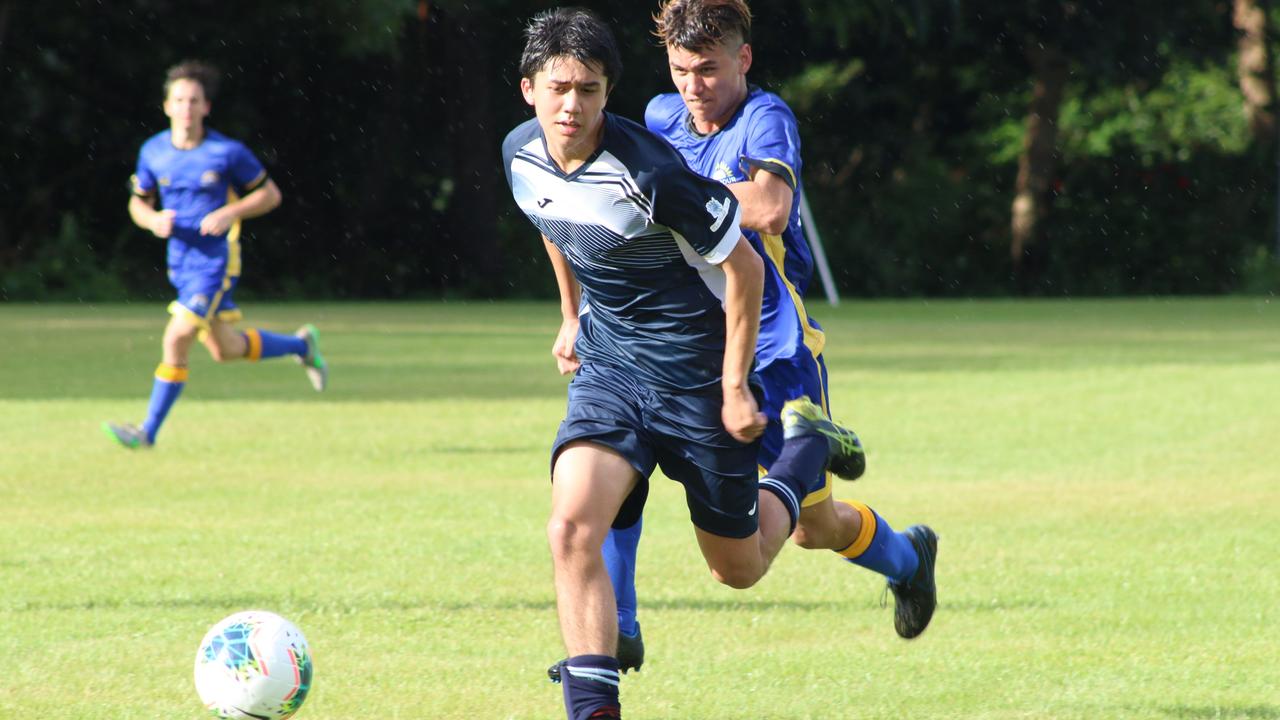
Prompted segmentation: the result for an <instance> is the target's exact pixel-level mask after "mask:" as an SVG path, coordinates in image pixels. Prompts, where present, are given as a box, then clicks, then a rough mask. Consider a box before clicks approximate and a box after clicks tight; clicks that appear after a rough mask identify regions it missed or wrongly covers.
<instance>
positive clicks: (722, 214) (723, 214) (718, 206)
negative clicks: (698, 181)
mask: <svg viewBox="0 0 1280 720" xmlns="http://www.w3.org/2000/svg"><path fill="white" fill-rule="evenodd" d="M730 207H732V205H730V203H729V198H728V197H726V198H725V199H724V200H723V201H720V200H716V199H715V198H712V199H710V200H708V201H707V205H706V208H707V212H708V213H711V217H713V218H715V219H716V221H715V222H713V223H711V232H715V231H716V230H719V229H720V225H721V224H723V223H724V219H725V218H727V217H729V208H730Z"/></svg>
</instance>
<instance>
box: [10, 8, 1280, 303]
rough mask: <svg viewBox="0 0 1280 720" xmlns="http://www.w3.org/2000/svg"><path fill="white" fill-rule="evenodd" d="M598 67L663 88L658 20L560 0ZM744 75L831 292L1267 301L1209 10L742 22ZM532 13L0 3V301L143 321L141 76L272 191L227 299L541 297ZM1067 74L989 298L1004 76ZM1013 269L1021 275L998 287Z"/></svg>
mask: <svg viewBox="0 0 1280 720" xmlns="http://www.w3.org/2000/svg"><path fill="white" fill-rule="evenodd" d="M582 4H584V5H587V6H589V7H593V8H594V9H596V10H597V11H599V12H600V13H601V14H602V15H603V16H604V17H605V18H606V19H607V20H609V21H610V22H611V23H612V25H613V27H614V28H615V30H616V32H617V35H618V39H619V42H620V43H621V45H622V49H623V53H624V55H623V62H624V65H625V67H626V70H625V72H624V76H623V77H624V79H623V82H622V85H621V86H620V87H619V88H618V90H617V92H616V93H614V94H613V95H612V96H611V98H610V101H609V109H610V110H612V111H615V112H618V113H620V114H622V115H625V116H628V117H631V118H636V119H638V118H639V117H640V115H641V113H642V112H643V109H644V106H645V103H646V102H647V100H648V99H649V98H650V97H651V96H652V95H654V94H655V93H658V92H667V91H668V90H669V89H670V83H669V79H668V77H667V73H666V67H665V57H664V55H663V52H662V50H661V48H659V47H657V46H656V44H655V41H654V39H653V38H652V37H651V35H650V34H649V33H650V30H651V23H650V21H649V14H650V12H652V11H653V9H654V8H656V5H657V3H656V2H653V3H606V2H603V1H600V2H583V3H582ZM752 6H753V11H754V13H755V18H756V20H755V33H754V35H755V42H754V46H755V58H756V66H755V68H754V69H753V71H752V75H751V77H752V79H753V81H755V82H757V83H760V84H762V85H764V86H765V87H766V88H768V89H771V90H774V91H777V92H779V93H780V94H781V95H782V96H783V97H784V98H785V99H787V100H788V101H789V102H790V103H791V104H792V106H793V107H794V108H795V110H796V113H797V115H798V117H799V118H800V122H801V132H802V136H803V139H804V150H803V154H804V157H805V162H806V167H805V169H804V178H805V183H806V190H807V192H808V193H809V196H810V200H811V203H812V206H813V209H814V212H815V214H816V215H817V219H818V221H819V225H820V228H821V230H822V234H823V239H824V241H825V242H826V245H827V250H828V254H829V256H830V259H831V263H832V267H833V271H834V273H835V275H836V278H837V282H838V283H839V284H840V289H841V291H842V292H845V293H849V294H855V295H865V296H883V295H960V296H982V295H1000V294H1008V293H1024V294H1032V295H1060V294H1127V293H1163V292H1170V293H1221V292H1234V291H1246V290H1247V291H1266V289H1267V288H1269V287H1270V288H1274V287H1275V283H1274V282H1273V280H1274V277H1275V276H1276V274H1275V273H1274V272H1271V271H1270V270H1269V266H1268V263H1273V262H1274V258H1275V252H1274V251H1272V250H1270V249H1269V248H1272V247H1274V244H1273V242H1272V240H1271V238H1272V235H1273V233H1274V223H1273V219H1272V218H1273V214H1274V211H1275V195H1276V193H1275V182H1276V175H1277V173H1276V169H1275V163H1274V161H1273V160H1272V159H1271V158H1272V156H1273V154H1274V148H1273V147H1272V145H1271V144H1270V143H1267V142H1258V141H1255V140H1254V139H1252V138H1250V137H1249V136H1248V134H1247V133H1248V130H1247V128H1246V127H1245V124H1244V121H1243V116H1242V112H1241V105H1240V97H1239V91H1238V89H1237V88H1236V86H1235V75H1234V62H1235V35H1234V32H1233V30H1232V27H1231V19H1230V15H1229V13H1230V8H1229V4H1223V3H1218V2H1211V1H1210V0H1196V1H1194V2H1186V3H1174V4H1172V5H1170V4H1168V3H1156V2H1154V0H1140V1H1138V2H1134V3H1123V4H1120V3H1102V2H1100V0H1088V1H1086V2H1073V3H1062V2H1025V0H1019V1H1018V2H1013V1H1012V0H998V1H997V2H988V3H982V4H977V3H972V2H969V1H968V0H911V1H910V2H903V1H901V0H896V1H895V0H872V1H869V2H859V3H848V2H844V1H843V0H813V1H811V2H806V3H803V4H796V3H791V2H784V1H783V0H755V1H754V2H752ZM544 7H545V3H541V2H527V1H522V0H493V1H491V2H463V1H462V0H448V1H444V2H417V1H416V0H362V1H360V2H349V1H347V0H323V1H321V0H313V1H311V2H302V1H301V0H289V1H286V2H278V3H276V2H273V3H249V2H243V1H237V2H218V3H214V2H212V1H211V0H196V1H194V2H187V3H167V2H160V1H159V0H126V1H123V2H118V3H117V2H113V3H98V2H91V1H90V0H79V1H74V0H58V1H57V2H55V3H18V2H14V1H13V0H0V97H4V98H5V101H4V102H3V103H0V150H2V151H0V192H2V193H3V195H2V196H3V198H4V201H3V203H0V299H44V298H68V299H71V298H83V299H105V298H112V297H121V296H127V297H132V298H135V299H148V300H156V301H161V300H166V299H168V296H169V287H168V285H167V283H166V281H165V278H164V272H163V263H164V256H163V243H162V242H161V241H159V240H157V239H156V238H153V237H151V236H150V235H149V234H148V233H146V232H145V231H142V230H139V229H137V228H135V227H133V225H132V224H131V223H130V222H129V219H128V216H127V214H126V212H125V204H126V201H127V197H128V196H127V184H126V181H127V178H128V176H129V174H130V173H131V172H132V170H133V163H134V160H135V157H136V153H137V150H138V147H139V146H140V145H141V143H142V142H143V141H144V140H145V139H146V138H147V137H148V136H149V135H151V134H153V133H155V132H157V131H159V130H161V129H163V128H164V127H165V126H166V120H165V118H164V116H163V115H162V113H161V112H160V107H159V105H160V86H161V80H162V75H163V71H164V68H165V67H166V66H167V65H169V64H171V63H173V62H176V61H177V60H180V59H183V58H186V57H203V58H206V59H208V60H210V61H212V62H214V63H215V64H217V65H219V66H220V67H221V68H222V69H223V71H224V72H225V74H226V78H225V81H224V82H223V86H222V92H221V94H220V95H219V97H217V98H216V99H215V102H214V110H213V114H212V116H211V117H210V119H209V125H210V126H211V127H214V128H217V129H219V130H221V131H223V132H225V133H227V134H229V135H232V136H234V137H239V138H241V139H243V140H244V141H246V142H247V143H248V144H249V145H250V147H251V148H253V150H254V151H255V152H256V153H257V154H258V155H259V157H260V158H261V159H262V160H263V161H264V162H265V163H266V164H267V166H268V168H269V170H270V171H271V173H272V175H273V177H275V179H276V181H277V182H278V183H279V185H280V186H281V188H282V190H283V191H284V194H285V202H284V205H283V206H282V207H281V208H280V209H279V210H278V211H276V212H275V213H273V214H271V215H270V216H268V217H266V218H263V219H259V220H254V221H250V223H249V224H248V225H247V235H246V238H245V243H244V253H245V268H246V273H245V277H244V281H243V283H242V285H241V290H240V294H241V295H242V296H243V297H247V298H252V297H308V298H400V297H456V296H484V297H494V296H509V297H511V296H514V297H530V296H536V297H544V296H547V295H549V294H551V293H553V292H554V283H553V281H552V278H551V273H550V271H549V269H548V267H547V265H546V261H545V255H544V252H543V248H542V244H541V242H539V240H538V238H537V236H536V234H535V233H534V232H533V231H532V229H531V228H530V227H529V225H528V223H527V222H525V220H524V218H523V217H522V216H520V215H519V213H518V212H517V211H516V210H515V208H514V206H513V205H512V203H511V202H510V199H509V197H508V194H507V189H506V184H505V179H504V178H503V174H502V170H501V167H500V164H499V162H498V146H499V144H500V142H501V140H502V137H503V136H504V134H505V133H506V131H507V130H508V129H509V128H511V127H512V126H514V125H515V124H516V123H518V122H520V121H521V120H523V119H525V118H527V117H529V116H530V112H529V109H528V108H527V106H525V104H524V103H523V101H522V100H521V99H520V97H519V93H518V78H517V72H516V64H517V62H518V59H519V50H520V46H521V40H520V31H521V28H522V25H523V23H524V21H525V19H527V18H528V17H530V16H531V15H532V14H533V13H534V12H536V11H537V10H539V9H542V8H544ZM1042 45H1051V46H1053V47H1056V48H1058V49H1059V50H1060V51H1061V52H1062V53H1063V54H1064V55H1065V56H1066V57H1067V58H1068V61H1069V63H1070V80H1069V88H1068V90H1067V93H1066V100H1065V102H1064V106H1063V112H1062V117H1061V118H1060V124H1059V127H1060V134H1059V150H1058V158H1057V163H1058V167H1059V175H1060V177H1059V178H1057V180H1056V182H1055V183H1054V189H1055V193H1054V197H1053V198H1052V201H1051V204H1050V210H1049V216H1048V218H1047V219H1046V227H1047V230H1046V232H1045V234H1044V238H1043V241H1042V242H1040V243H1038V244H1037V245H1036V246H1034V247H1033V249H1032V251H1033V255H1032V256H1030V257H1028V258H1027V262H1026V263H1024V271H1023V272H1022V273H1021V274H1019V275H1017V276H1015V274H1014V269H1013V265H1012V262H1011V260H1010V259H1009V250H1008V246H1009V239H1010V238H1009V212H1010V203H1011V201H1012V198H1013V185H1014V178H1015V176H1016V173H1017V156H1018V152H1019V150H1020V148H1021V143H1022V131H1023V127H1024V124H1025V113H1026V107H1027V103H1028V93H1029V88H1030V83H1029V77H1030V60H1029V57H1030V55H1031V54H1033V53H1034V52H1036V49H1037V48H1038V47H1040V46H1042ZM1026 268H1029V269H1030V271H1029V272H1028V271H1026Z"/></svg>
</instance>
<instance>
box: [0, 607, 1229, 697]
mask: <svg viewBox="0 0 1280 720" xmlns="http://www.w3.org/2000/svg"><path fill="white" fill-rule="evenodd" d="M891 604H892V601H890V605H891ZM247 607H277V608H290V609H293V610H297V611H302V612H315V613H350V612H358V611H366V610H394V611H410V610H441V611H448V612H455V611H469V610H470V611H486V612H487V611H494V610H498V611H510V610H554V609H555V601H554V600H552V599H549V598H548V599H545V600H523V599H495V600H493V601H487V602H486V601H483V600H467V601H461V600H457V601H453V600H442V601H436V600H431V599H426V598H422V599H419V598H377V599H371V600H369V601H361V600H319V599H305V598H296V597H293V598H291V597H279V596H272V595H255V594H244V595H210V596H206V597H179V598H151V599H143V598H85V599H81V600H70V601H64V602H42V601H39V600H36V601H25V602H17V603H14V604H12V605H9V606H8V607H5V606H3V605H0V612H17V613H21V612H45V611H53V612H83V611H91V610H143V609H146V610H182V609H186V608H211V609H219V608H221V609H235V608H240V609H244V608H247ZM870 607H874V608H875V609H879V602H877V601H871V602H868V603H865V604H861V605H859V604H856V603H851V602H850V601H849V600H847V599H832V600H757V599H751V598H744V599H742V600H732V599H725V600H719V599H704V598H698V599H694V598H665V599H660V600H648V601H645V602H644V604H643V606H642V608H641V609H642V610H650V611H659V610H673V611H687V610H694V611H700V612H701V611H706V612H743V611H746V612H769V611H785V610H789V611H802V612H817V611H832V612H846V611H849V610H851V609H854V610H856V609H859V608H861V609H867V608H870ZM1048 607H1049V605H1048V604H1047V603H1044V602H1040V601H1023V602H1018V601H1015V602H1006V603H1001V604H999V605H991V604H989V603H966V602H960V603H942V604H939V606H938V612H939V613H948V612H956V613H981V612H996V611H1003V610H1040V609H1045V608H1048ZM1187 717H1191V718H1194V717H1201V716H1198V715H1188V716H1187ZM1210 717H1212V716H1210ZM1224 717H1233V716H1224Z"/></svg>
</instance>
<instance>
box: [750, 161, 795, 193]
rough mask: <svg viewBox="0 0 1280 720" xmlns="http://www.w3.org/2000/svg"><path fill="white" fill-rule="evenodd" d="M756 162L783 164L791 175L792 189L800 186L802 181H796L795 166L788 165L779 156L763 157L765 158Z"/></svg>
mask: <svg viewBox="0 0 1280 720" xmlns="http://www.w3.org/2000/svg"><path fill="white" fill-rule="evenodd" d="M756 162H758V163H769V164H770V165H778V166H781V167H782V169H783V170H786V171H787V174H788V175H790V176H791V189H792V190H795V189H796V188H798V187H800V183H799V182H797V181H796V171H795V168H793V167H791V166H790V165H788V164H787V163H785V162H783V161H781V160H779V159H778V158H765V159H763V160H757V161H756Z"/></svg>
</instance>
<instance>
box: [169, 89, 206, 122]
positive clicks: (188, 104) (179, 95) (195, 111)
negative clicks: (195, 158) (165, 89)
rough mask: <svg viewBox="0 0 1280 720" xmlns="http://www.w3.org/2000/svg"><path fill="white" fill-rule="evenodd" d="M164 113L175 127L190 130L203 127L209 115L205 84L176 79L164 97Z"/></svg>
mask: <svg viewBox="0 0 1280 720" xmlns="http://www.w3.org/2000/svg"><path fill="white" fill-rule="evenodd" d="M164 114H165V115H168V116H169V122H170V123H171V124H172V125H173V126H174V127H175V128H180V129H182V130H188V131H189V130H199V129H201V128H203V127H204V119H205V117H206V116H208V115H209V100H208V99H207V98H206V97H205V96H204V86H203V85H201V84H200V83H198V82H196V81H195V80H185V79H184V80H175V81H174V82H173V84H172V85H170V86H169V95H168V97H166V98H165V99H164Z"/></svg>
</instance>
